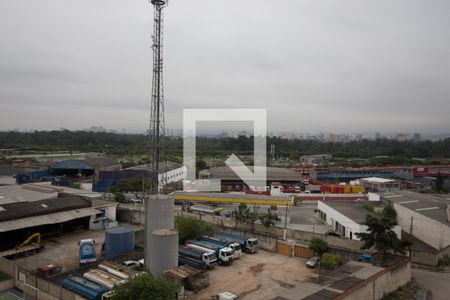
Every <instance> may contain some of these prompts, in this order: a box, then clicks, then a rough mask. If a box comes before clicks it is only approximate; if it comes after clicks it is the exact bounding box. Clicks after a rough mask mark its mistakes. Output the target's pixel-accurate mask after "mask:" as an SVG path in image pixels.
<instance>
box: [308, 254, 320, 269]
mask: <svg viewBox="0 0 450 300" xmlns="http://www.w3.org/2000/svg"><path fill="white" fill-rule="evenodd" d="M319 263H320V257H318V256H313V257H311V258H310V259H308V260H307V261H306V263H305V265H306V266H307V267H308V268H311V269H314V268H315V267H317V266H318V265H319Z"/></svg>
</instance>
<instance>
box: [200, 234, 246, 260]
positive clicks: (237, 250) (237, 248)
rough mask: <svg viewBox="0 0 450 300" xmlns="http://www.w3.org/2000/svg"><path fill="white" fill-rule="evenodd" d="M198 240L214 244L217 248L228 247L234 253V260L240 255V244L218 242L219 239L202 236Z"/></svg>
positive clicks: (224, 241)
mask: <svg viewBox="0 0 450 300" xmlns="http://www.w3.org/2000/svg"><path fill="white" fill-rule="evenodd" d="M198 240H199V241H205V242H209V243H213V244H216V245H219V246H224V247H230V248H231V250H233V252H234V254H233V258H234V259H238V258H239V257H241V255H242V250H241V244H239V243H236V242H231V241H226V240H220V239H217V238H214V237H210V236H204V237H202V238H199V239H198Z"/></svg>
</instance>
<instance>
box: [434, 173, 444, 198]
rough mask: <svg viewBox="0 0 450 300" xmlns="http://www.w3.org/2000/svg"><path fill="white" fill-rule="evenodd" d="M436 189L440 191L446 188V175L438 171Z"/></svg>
mask: <svg viewBox="0 0 450 300" xmlns="http://www.w3.org/2000/svg"><path fill="white" fill-rule="evenodd" d="M434 189H435V190H436V191H437V192H439V193H440V192H442V191H443V190H444V177H443V176H442V175H441V173H438V174H437V176H436V181H435V183H434Z"/></svg>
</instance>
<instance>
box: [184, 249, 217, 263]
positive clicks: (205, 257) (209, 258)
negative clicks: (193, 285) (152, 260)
mask: <svg viewBox="0 0 450 300" xmlns="http://www.w3.org/2000/svg"><path fill="white" fill-rule="evenodd" d="M178 256H179V257H188V258H191V259H195V260H198V261H203V262H204V263H205V264H206V265H207V266H208V267H209V268H212V267H213V266H214V265H215V264H216V263H217V257H216V254H215V253H214V251H212V250H209V251H203V250H197V249H193V248H189V247H186V246H183V245H179V246H178Z"/></svg>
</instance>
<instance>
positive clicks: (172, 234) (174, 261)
mask: <svg viewBox="0 0 450 300" xmlns="http://www.w3.org/2000/svg"><path fill="white" fill-rule="evenodd" d="M149 248H150V249H149V250H150V251H149V252H150V253H152V255H151V256H150V258H149V266H148V267H149V269H150V272H151V273H152V274H154V275H156V276H162V275H163V274H164V271H166V270H169V269H172V268H176V267H178V232H177V231H176V230H173V229H157V230H153V231H152V233H151V240H150V244H149Z"/></svg>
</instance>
